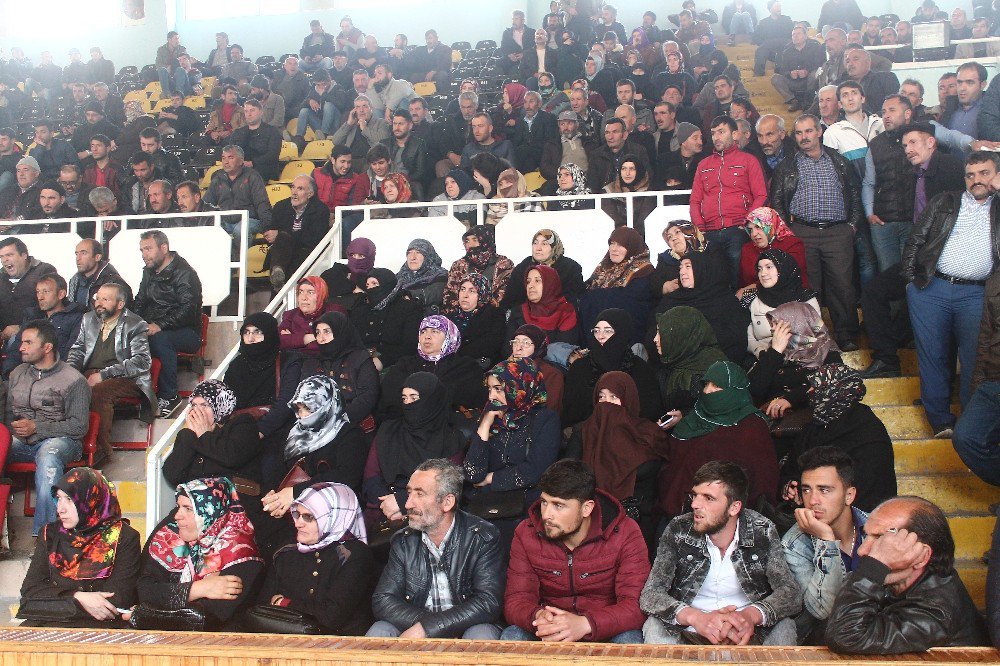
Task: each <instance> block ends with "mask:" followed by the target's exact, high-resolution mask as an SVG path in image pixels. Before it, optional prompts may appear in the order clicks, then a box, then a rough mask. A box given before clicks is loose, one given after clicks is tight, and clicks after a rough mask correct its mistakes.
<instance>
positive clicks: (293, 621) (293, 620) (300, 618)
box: [243, 604, 322, 634]
mask: <svg viewBox="0 0 1000 666" xmlns="http://www.w3.org/2000/svg"><path fill="white" fill-rule="evenodd" d="M243 629H244V630H245V631H249V632H252V633H255V634H319V633H322V630H321V629H320V626H319V624H318V623H317V622H316V620H314V619H313V618H311V617H309V616H308V615H306V614H305V613H300V612H299V611H297V610H293V609H291V608H284V607H282V606H271V605H269V604H258V605H256V606H254V607H252V608H251V609H250V610H248V611H247V612H246V613H245V614H244V616H243Z"/></svg>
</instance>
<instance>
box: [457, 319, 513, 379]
mask: <svg viewBox="0 0 1000 666" xmlns="http://www.w3.org/2000/svg"><path fill="white" fill-rule="evenodd" d="M505 333H506V329H505V327H504V316H503V310H500V309H498V308H495V307H493V306H492V305H487V306H485V307H483V308H480V309H479V311H478V312H477V313H476V314H475V315H473V317H472V319H471V320H469V325H468V326H466V327H465V330H464V331H462V346H460V347H459V348H458V352H457V353H458V355H459V356H467V357H469V358H471V359H472V360H473V361H475V362H476V363H478V364H479V367H481V368H482V369H483V370H488V369H490V368H492V367H493V365H494V364H495V363H497V362H499V361H500V356H501V350H502V349H503V347H504V343H505V342H506V341H507V337H506V335H505Z"/></svg>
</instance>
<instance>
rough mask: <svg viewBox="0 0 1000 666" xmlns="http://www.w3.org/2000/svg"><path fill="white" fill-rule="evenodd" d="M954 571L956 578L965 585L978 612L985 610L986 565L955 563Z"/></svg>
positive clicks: (966, 562)
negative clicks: (956, 574) (955, 571)
mask: <svg viewBox="0 0 1000 666" xmlns="http://www.w3.org/2000/svg"><path fill="white" fill-rule="evenodd" d="M955 569H956V570H957V571H958V577H959V578H961V579H962V582H963V583H965V588H966V589H967V590H968V591H969V596H971V597H972V601H973V602H975V604H976V606H977V607H978V608H979V609H980V610H982V609H984V608H986V565H985V564H983V563H982V562H981V561H979V562H970V561H964V562H955Z"/></svg>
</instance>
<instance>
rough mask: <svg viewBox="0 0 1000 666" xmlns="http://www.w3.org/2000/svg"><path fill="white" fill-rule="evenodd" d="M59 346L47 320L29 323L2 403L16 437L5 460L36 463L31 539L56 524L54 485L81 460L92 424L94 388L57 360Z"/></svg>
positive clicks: (77, 373)
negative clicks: (91, 402)
mask: <svg viewBox="0 0 1000 666" xmlns="http://www.w3.org/2000/svg"><path fill="white" fill-rule="evenodd" d="M58 344H59V335H58V333H57V332H56V329H55V327H54V326H53V325H52V324H51V323H50V322H48V321H45V320H35V321H31V322H28V323H27V324H25V325H24V326H23V327H22V328H21V359H22V360H23V361H24V362H23V363H22V364H21V365H19V366H17V367H16V368H14V370H13V371H12V372H11V373H10V383H9V385H8V388H7V399H6V401H5V403H4V417H3V422H4V425H6V426H7V428H8V429H9V430H10V432H11V435H13V439H12V441H11V443H10V454H9V455H8V458H7V460H9V461H10V462H26V463H30V462H33V463H35V493H36V495H37V505H36V507H35V519H34V522H33V524H32V529H31V533H32V535H33V536H38V534H39V533H40V532H41V531H42V528H43V527H45V525H47V524H48V523H51V522H52V521H54V520H56V504H55V501H54V500H53V499H52V486H53V485H54V484H55V483H56V482H57V481H58V480H59V479H60V478H62V475H63V472H65V470H66V465H68V464H69V463H71V462H73V461H74V460H79V459H80V457H81V455H82V453H83V447H82V440H83V437H84V435H86V434H87V427H88V421H89V418H88V414H87V410H88V406H89V404H90V387H89V386H87V381H86V380H85V379H84V378H83V376H82V375H81V374H80V373H79V372H77V371H76V370H74V369H73V367H72V366H70V365H69V364H67V363H66V362H65V361H60V360H59V356H58V351H57V347H58Z"/></svg>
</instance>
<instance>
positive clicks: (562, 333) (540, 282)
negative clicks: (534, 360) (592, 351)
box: [507, 264, 580, 345]
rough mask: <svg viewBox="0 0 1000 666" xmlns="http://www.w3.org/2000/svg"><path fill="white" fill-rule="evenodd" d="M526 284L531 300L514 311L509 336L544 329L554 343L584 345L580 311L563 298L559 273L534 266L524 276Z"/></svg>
mask: <svg viewBox="0 0 1000 666" xmlns="http://www.w3.org/2000/svg"><path fill="white" fill-rule="evenodd" d="M524 284H525V292H526V295H527V300H526V301H525V302H523V303H521V305H520V307H516V306H515V307H513V308H512V309H511V311H510V316H509V317H508V320H507V331H508V333H511V332H513V331H514V330H515V329H517V328H518V327H520V326H522V325H524V324H530V325H532V326H537V327H538V328H540V329H542V331H544V332H545V335H546V336H547V337H548V339H549V342H550V343H551V342H564V343H567V344H570V345H576V344H577V343H578V342H579V341H580V327H579V326H578V324H577V316H576V310H575V309H574V308H573V305H572V304H571V303H570V302H569V301H568V300H566V296H565V295H564V294H563V288H562V281H561V280H560V279H559V273H557V272H556V270H555V269H554V268H552V267H550V266H548V265H546V264H538V265H535V266H531V267H530V268H528V271H527V273H526V274H525V275H524Z"/></svg>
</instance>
